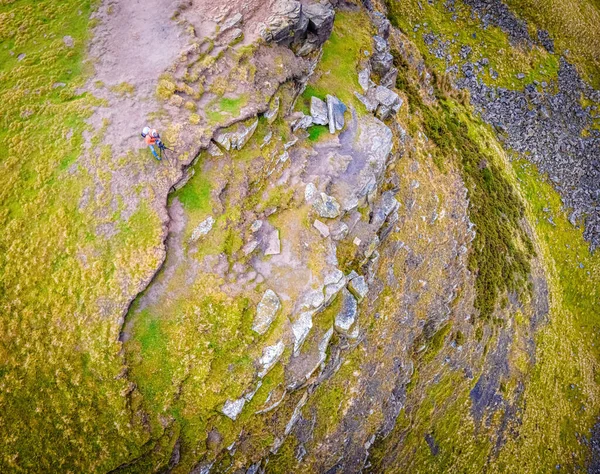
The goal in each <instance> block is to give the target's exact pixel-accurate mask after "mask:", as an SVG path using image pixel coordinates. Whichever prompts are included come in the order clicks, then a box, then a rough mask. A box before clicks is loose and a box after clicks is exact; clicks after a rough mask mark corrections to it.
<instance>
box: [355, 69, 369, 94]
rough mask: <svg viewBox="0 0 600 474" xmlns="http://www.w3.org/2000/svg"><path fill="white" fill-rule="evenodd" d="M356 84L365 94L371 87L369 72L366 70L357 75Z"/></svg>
mask: <svg viewBox="0 0 600 474" xmlns="http://www.w3.org/2000/svg"><path fill="white" fill-rule="evenodd" d="M358 83H359V84H360V87H362V90H363V91H364V92H367V91H368V90H369V87H371V71H369V70H368V69H366V68H365V69H363V70H362V71H360V72H359V73H358Z"/></svg>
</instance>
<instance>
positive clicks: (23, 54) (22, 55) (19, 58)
mask: <svg viewBox="0 0 600 474" xmlns="http://www.w3.org/2000/svg"><path fill="white" fill-rule="evenodd" d="M25 56H26V54H25V53H21V54H19V55H18V56H17V61H23V59H25Z"/></svg>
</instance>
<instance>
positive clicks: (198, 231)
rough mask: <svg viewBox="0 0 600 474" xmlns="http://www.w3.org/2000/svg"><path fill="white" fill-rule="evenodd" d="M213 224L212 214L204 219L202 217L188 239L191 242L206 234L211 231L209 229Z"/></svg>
mask: <svg viewBox="0 0 600 474" xmlns="http://www.w3.org/2000/svg"><path fill="white" fill-rule="evenodd" d="M214 224H215V218H214V217H213V216H208V217H207V218H206V219H204V220H203V221H202V222H200V224H198V226H197V227H196V228H195V229H194V231H193V232H192V237H191V238H190V240H191V241H192V242H195V241H197V240H198V239H199V238H200V237H202V236H204V235H206V234H208V233H209V232H210V231H211V229H212V228H213V225H214Z"/></svg>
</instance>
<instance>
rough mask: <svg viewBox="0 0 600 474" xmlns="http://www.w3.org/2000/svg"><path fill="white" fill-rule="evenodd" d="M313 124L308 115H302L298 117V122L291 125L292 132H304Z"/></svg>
mask: <svg viewBox="0 0 600 474" xmlns="http://www.w3.org/2000/svg"><path fill="white" fill-rule="evenodd" d="M312 123H313V118H312V117H311V116H310V115H304V116H303V117H300V118H299V119H298V120H296V121H295V122H294V124H293V125H292V132H295V131H296V130H298V129H300V128H301V129H302V130H306V129H307V128H308V127H310V126H311V125H312Z"/></svg>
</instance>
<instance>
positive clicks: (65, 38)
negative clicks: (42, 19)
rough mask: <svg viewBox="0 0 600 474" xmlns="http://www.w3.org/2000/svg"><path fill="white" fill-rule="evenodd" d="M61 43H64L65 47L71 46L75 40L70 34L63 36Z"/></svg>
mask: <svg viewBox="0 0 600 474" xmlns="http://www.w3.org/2000/svg"><path fill="white" fill-rule="evenodd" d="M63 43H65V46H66V47H67V48H72V47H73V46H74V45H75V41H74V40H73V37H72V36H69V35H67V36H63Z"/></svg>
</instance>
